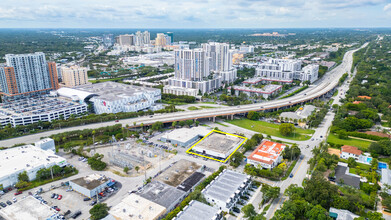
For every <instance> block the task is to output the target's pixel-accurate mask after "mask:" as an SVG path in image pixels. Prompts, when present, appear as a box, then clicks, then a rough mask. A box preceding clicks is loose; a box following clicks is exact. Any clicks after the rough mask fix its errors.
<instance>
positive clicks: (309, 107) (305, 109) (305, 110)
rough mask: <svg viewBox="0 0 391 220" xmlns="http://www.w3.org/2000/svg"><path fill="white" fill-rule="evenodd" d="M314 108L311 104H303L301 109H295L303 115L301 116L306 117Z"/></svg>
mask: <svg viewBox="0 0 391 220" xmlns="http://www.w3.org/2000/svg"><path fill="white" fill-rule="evenodd" d="M315 109H316V107H315V106H313V105H305V106H304V107H303V110H301V112H300V111H297V113H298V114H299V115H300V116H301V117H303V118H307V117H308V116H310V115H311V114H312V112H313V111H314V110H315Z"/></svg>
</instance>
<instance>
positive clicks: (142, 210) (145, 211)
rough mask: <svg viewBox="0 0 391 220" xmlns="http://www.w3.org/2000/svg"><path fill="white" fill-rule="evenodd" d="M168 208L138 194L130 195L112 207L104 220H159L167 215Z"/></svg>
mask: <svg viewBox="0 0 391 220" xmlns="http://www.w3.org/2000/svg"><path fill="white" fill-rule="evenodd" d="M166 211H167V210H166V208H165V207H164V206H161V205H159V204H157V203H155V202H153V201H150V200H148V199H145V198H143V197H141V196H139V195H137V194H134V193H132V194H130V195H129V196H127V197H125V198H124V199H123V200H122V201H121V202H120V203H119V204H118V205H116V206H114V207H112V208H111V209H110V211H109V215H108V216H107V217H105V218H104V220H136V219H137V220H139V219H148V220H157V219H161V217H162V216H163V215H164V214H165V213H166Z"/></svg>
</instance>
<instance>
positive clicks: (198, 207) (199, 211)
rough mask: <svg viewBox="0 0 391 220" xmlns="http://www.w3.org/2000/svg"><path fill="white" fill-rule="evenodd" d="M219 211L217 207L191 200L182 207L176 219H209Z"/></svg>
mask: <svg viewBox="0 0 391 220" xmlns="http://www.w3.org/2000/svg"><path fill="white" fill-rule="evenodd" d="M220 212H221V211H220V210H219V209H218V208H215V207H212V206H209V205H206V204H204V203H202V202H199V201H197V200H193V201H191V202H190V203H189V205H188V206H186V207H185V208H184V209H183V211H181V212H179V213H178V215H177V217H176V220H199V219H205V220H211V219H213V217H215V216H216V215H218V214H220Z"/></svg>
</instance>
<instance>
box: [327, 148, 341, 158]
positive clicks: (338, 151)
mask: <svg viewBox="0 0 391 220" xmlns="http://www.w3.org/2000/svg"><path fill="white" fill-rule="evenodd" d="M328 152H329V154H335V155H337V156H338V157H339V155H340V153H341V150H340V149H335V148H329V149H328Z"/></svg>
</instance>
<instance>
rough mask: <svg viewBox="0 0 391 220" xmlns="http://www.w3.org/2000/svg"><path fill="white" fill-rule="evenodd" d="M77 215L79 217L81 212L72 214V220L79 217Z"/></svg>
mask: <svg viewBox="0 0 391 220" xmlns="http://www.w3.org/2000/svg"><path fill="white" fill-rule="evenodd" d="M79 215H81V211H77V212H75V213H73V215H72V218H73V219H75V218H77V217H79Z"/></svg>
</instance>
